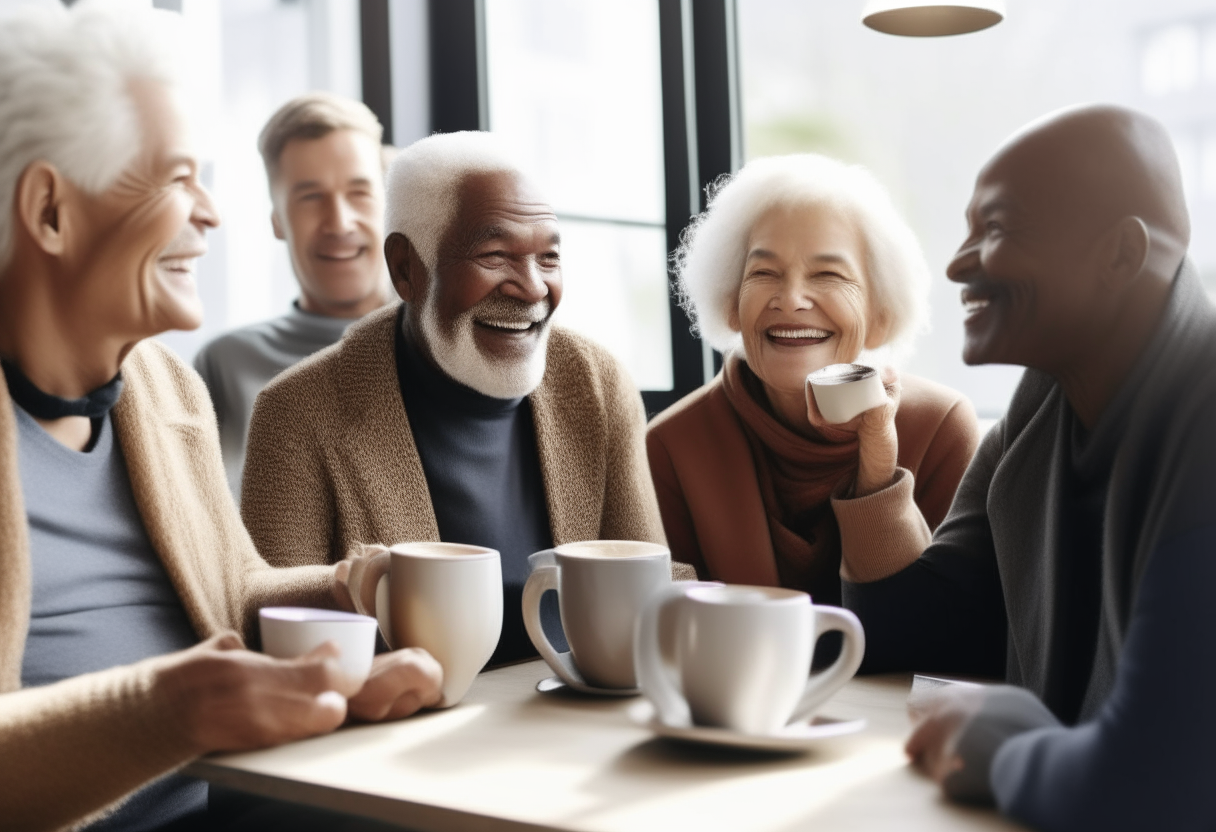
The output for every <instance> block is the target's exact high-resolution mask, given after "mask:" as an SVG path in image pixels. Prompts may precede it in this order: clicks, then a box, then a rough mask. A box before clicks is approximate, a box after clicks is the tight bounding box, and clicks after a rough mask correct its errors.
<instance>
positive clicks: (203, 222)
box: [63, 81, 219, 339]
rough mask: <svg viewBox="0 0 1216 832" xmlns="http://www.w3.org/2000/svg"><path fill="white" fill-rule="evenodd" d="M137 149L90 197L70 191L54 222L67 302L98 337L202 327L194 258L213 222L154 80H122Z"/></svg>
mask: <svg viewBox="0 0 1216 832" xmlns="http://www.w3.org/2000/svg"><path fill="white" fill-rule="evenodd" d="M131 90H132V97H133V99H134V101H135V104H136V111H137V113H138V116H139V124H140V128H141V135H142V138H143V145H142V148H141V152H140V153H139V154H138V155H137V156H136V158H135V161H134V162H133V163H132V164H131V166H130V167H129V168H128V169H127V170H126V171H124V172H123V173H122V174H121V175H120V176H119V178H118V180H117V182H115V184H114V185H113V186H111V187H110V188H109V189H107V190H106V191H104V192H102V193H101V194H98V195H87V194H84V193H83V192H81V191H79V190H78V189H75V188H74V186H73V187H72V190H73V192H74V197H75V198H74V199H71V200H68V201H66V202H65V205H64V208H63V211H64V217H63V222H65V223H67V224H68V225H69V226H70V227H71V228H72V229H73V230H74V231H75V234H74V235H73V238H74V239H73V244H72V245H71V246H70V248H69V250H67V251H66V252H65V255H64V266H65V267H66V270H67V271H68V272H69V273H71V274H73V275H74V276H75V278H76V293H75V295H74V298H75V301H74V302H77V303H78V307H79V308H80V309H85V310H88V315H89V318H90V320H91V321H92V322H93V323H92V325H93V326H95V327H97V328H98V329H99V330H100V331H101V334H102V335H103V336H104V337H118V338H121V339H138V338H143V337H147V336H149V335H154V334H157V333H160V332H164V331H166V330H170V329H194V328H196V327H197V326H199V324H201V323H202V315H203V309H202V302H201V301H200V300H199V297H198V290H197V287H196V285H195V280H194V268H195V263H196V261H197V259H198V258H199V257H201V256H202V255H203V254H205V253H206V251H207V244H206V241H205V238H204V234H205V232H206V230H207V229H208V228H213V227H215V226H216V225H218V223H219V218H218V215H217V214H216V212H215V209H214V207H213V206H212V204H211V197H210V195H209V194H208V193H207V191H206V189H204V188H203V186H202V184H201V183H200V181H199V178H198V175H199V162H198V157H197V155H196V153H195V150H194V147H193V144H192V139H191V133H190V130H189V126H188V123H187V121H186V119H185V117H184V115H183V112H182V109H181V107H180V106H179V103H178V102H177V101H176V99H175V98H174V97H173V95H172V94H171V93H170V91H169V90H168V88H166V87H165V86H164V85H163V84H160V83H157V82H152V81H135V82H132V84H131Z"/></svg>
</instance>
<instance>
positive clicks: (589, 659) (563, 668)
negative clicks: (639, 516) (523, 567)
mask: <svg viewBox="0 0 1216 832" xmlns="http://www.w3.org/2000/svg"><path fill="white" fill-rule="evenodd" d="M528 560H529V563H530V564H531V566H532V574H531V575H529V576H528V581H527V583H526V584H524V594H523V602H522V603H523V614H524V626H525V627H526V628H527V630H528V637H529V638H531V639H532V644H533V645H535V647H536V649H537V652H539V653H540V655H541V657H542V658H544V660H545V661H546V662H548V664H549V667H551V668H553V672H554V673H556V674H557V675H558V677H559V678H560V679H561V680H562V681H563V682H565V683H566V684H567V685H569V686H570V687H572V688H575V689H579V688H585V687H593V688H599V689H604V690H633V689H635V688H636V687H637V680H636V678H635V676H634V671H633V629H634V625H635V624H636V621H637V617H638V615H639V614H640V613H641V610H642V607H643V605H644V604H645V603H646V602H647V601H648V600H649V599H650V597H651V596H652V595H654V594H655V593H656V592H659V591H660V590H662V589H663V588H664V587H666V586H668V585H670V583H671V553H670V552H668V551H667V548H666V547H664V546H660V545H658V544H657V543H643V542H635V541H629V540H589V541H583V542H581V543H566V544H563V545H561V546H557V547H556V548H553V549H546V550H545V551H543V552H537V553H536V554H534V555H532V556H531V557H530V558H529V559H528ZM550 589H555V590H557V596H558V607H559V609H560V611H561V620H562V629H563V630H564V631H565V633H566V641H568V642H569V643H570V656H569V657H567V656H566V655H565V654H559V653H558V652H557V650H555V649H554V647H553V645H552V644H551V643H550V642H549V639H548V638H547V637H546V636H545V632H544V629H543V628H542V627H541V621H540V599H541V596H542V595H544V593H545V591H546V590H550ZM571 657H572V658H573V663H572V664H570V663H569V660H570V658H571Z"/></svg>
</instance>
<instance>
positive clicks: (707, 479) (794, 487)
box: [647, 155, 978, 604]
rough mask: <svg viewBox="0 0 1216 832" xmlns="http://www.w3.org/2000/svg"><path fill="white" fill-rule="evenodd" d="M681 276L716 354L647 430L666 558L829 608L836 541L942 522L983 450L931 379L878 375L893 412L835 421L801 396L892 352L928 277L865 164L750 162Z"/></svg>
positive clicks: (969, 421) (882, 409) (721, 192)
mask: <svg viewBox="0 0 1216 832" xmlns="http://www.w3.org/2000/svg"><path fill="white" fill-rule="evenodd" d="M678 266H679V275H680V284H681V287H682V290H683V293H684V297H685V299H686V308H687V309H688V310H689V312H690V313H692V315H693V316H694V318H695V320H696V322H697V324H698V326H699V328H700V330H701V333H702V334H703V336H704V337H705V338H706V339H707V340H708V341H709V343H710V344H712V345H713V346H714V347H716V348H717V349H719V350H721V351H723V352H724V353H725V354H726V360H725V365H724V367H723V370H722V372H721V373H720V374H719V375H718V376H717V378H715V379H714V380H713V381H712V382H711V383H710V384H707V385H706V386H705V387H703V388H701V389H700V390H697V391H696V392H694V393H692V394H690V395H689V396H687V397H685V398H684V399H682V400H681V401H679V402H677V403H676V404H674V405H672V407H670V408H669V409H668V410H666V411H664V412H663V413H662V414H660V415H659V416H658V417H656V418H655V420H654V421H653V422H652V423H651V426H650V430H649V433H648V434H647V447H648V450H649V456H650V467H651V472H652V474H653V476H654V482H655V487H656V490H657V492H658V499H659V506H660V509H661V511H662V516H663V526H664V528H665V530H666V533H667V540H668V543H669V545H670V547H671V552H672V557H673V558H676V559H678V560H681V561H684V562H686V563H690V564H692V565H693V566H695V567H696V570H697V572H698V574H699V575H700V576H701V577H702V578H706V579H715V580H722V581H727V582H730V583H741V584H759V585H766V586H784V587H790V588H794V589H800V590H804V591H807V592H809V593H811V595H812V596H813V597H814V598H815V600H816V601H817V602H820V603H828V604H838V603H839V602H840V598H841V584H840V571H841V551H842V545H843V546H846V547H847V546H849V545H859V544H874V545H866V550H867V551H870V550H871V549H874V548H878V549H881V543H882V541H883V539H884V537H885V536H888V535H892V534H896V533H899V534H901V535H902V534H903V533H904V531H905V530H906V526H907V524H908V523H909V522H910V523H913V524H915V525H919V526H920V527H921V528H926V529H932V528H935V527H936V526H937V525H938V524H939V523H941V521H942V519H943V518H944V517H945V515H946V511H947V509H949V508H950V502H951V500H952V499H953V497H954V491H955V488H956V487H957V486H958V483H959V480H960V479H961V478H962V476H963V472H964V471H965V470H966V468H967V464H968V462H970V460H971V456H972V454H973V453H974V452H975V448H976V445H977V442H978V435H977V433H978V432H977V426H976V419H975V413H974V410H973V409H972V407H971V404H970V403H969V402H968V401H967V399H966V398H965V397H963V396H962V395H960V394H959V393H956V392H955V391H953V390H950V389H948V388H946V387H943V386H941V385H939V384H935V383H933V382H930V381H927V380H925V379H921V378H916V377H914V376H911V375H907V374H905V375H904V376H903V377H902V379H898V380H897V378H896V376H895V374H894V371H892V370H889V369H888V370H886V371H885V378H884V381H886V383H887V391H888V402H887V403H886V404H885V405H881V406H877V407H874V408H872V409H871V410H868V411H866V412H865V413H863V414H862V415H860V416H858V417H856V418H854V419H853V420H852V421H850V422H848V423H845V424H828V423H827V422H826V421H825V420H824V419H823V418H822V416H821V415H820V414H819V411H818V409H817V407H816V402H815V400H814V398H813V396H811V395H809V393H808V387H807V384H806V378H807V375H808V374H809V373H812V372H814V371H816V370H820V369H822V368H824V367H827V366H828V365H832V364H848V363H852V362H855V361H857V360H858V358H859V357H863V359H865V360H869V361H874V360H875V359H876V358H880V357H881V352H878V353H875V352H868V353H867V352H863V351H879V350H880V349H881V348H895V350H894V351H896V352H897V351H898V347H900V346H901V345H903V344H904V343H905V342H906V341H907V339H908V338H909V337H910V336H911V335H912V334H913V333H914V332H915V331H916V329H917V327H918V325H919V323H920V320H921V316H922V310H923V309H924V308H925V298H924V293H925V291H926V290H927V281H928V270H927V268H926V266H925V263H924V259H923V257H922V255H921V252H920V248H919V246H918V244H917V242H916V239H915V237H914V236H913V234H912V232H911V230H910V229H909V228H908V227H907V226H906V225H905V224H904V222H903V221H902V219H900V217H899V216H898V214H897V213H896V211H895V209H894V207H893V206H892V205H891V202H890V199H889V198H888V196H887V194H886V192H885V191H884V190H883V188H882V186H881V185H879V184H878V182H877V181H876V180H875V179H874V178H873V177H872V176H871V175H870V174H869V173H867V172H866V171H865V170H864V169H862V168H859V167H849V166H846V165H844V164H842V163H840V162H837V161H835V160H832V159H828V158H825V157H822V156H814V155H799V156H785V157H776V158H767V159H758V160H756V161H753V162H751V163H749V164H748V165H747V166H746V167H744V168H743V169H742V170H741V171H739V172H738V173H737V174H735V175H734V176H733V177H729V178H725V179H723V180H721V181H720V182H719V183H717V185H716V186H715V188H714V190H713V192H712V194H711V200H710V203H709V207H708V209H707V210H706V211H705V212H704V213H703V214H702V215H701V216H700V217H698V218H697V220H696V221H695V223H694V225H693V226H692V228H691V229H690V230H689V232H688V233H687V235H686V237H685V241H684V245H683V246H682V248H681V250H680V252H679V255H678ZM887 351H888V352H890V351H891V350H887ZM867 356H869V357H867ZM926 537H927V531H926ZM901 539H902V538H901Z"/></svg>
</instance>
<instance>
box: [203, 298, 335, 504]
mask: <svg viewBox="0 0 1216 832" xmlns="http://www.w3.org/2000/svg"><path fill="white" fill-rule="evenodd" d="M356 320H358V319H357V318H331V317H329V316H328V315H318V314H316V313H313V312H305V311H304V310H303V309H301V308H300V304H299V301H293V302H292V304H291V311H290V312H288V313H287V314H286V315H284V316H282V317H281V318H275V319H273V320H270V321H262V322H261V323H256V324H251V325H250V326H246V327H242V328H240V329H234V330H233V331H232V332H227V333H224V334H223V335H221V336H219V337H218V338H216V339H214V340H212V341H210V342H208V343H207V344H205V345H204V346H203V348H202V349H201V350H199V351H198V354H197V355H196V356H195V357H194V369H196V370H198V374H199V375H201V376H202V377H203V381H204V382H205V383H206V384H207V392H208V393H210V394H211V402H212V404H214V405H215V417H216V421H217V422H219V427H220V448H221V449H222V450H223V452H224V470H225V471H227V473H228V485H229V487H230V488H231V489H232V493H233V494H234V495H235V496H236V498H237V499H238V500H239V499H240V498H241V469H242V468H243V466H244V464H245V439H246V437H247V435H248V433H249V416H250V414H252V413H253V402H254V399H256V398H257V395H258V393H260V392H262V388H263V387H265V386H266V385H267V384H269V383H270V380H271V379H272V378H274V377H275V376H277V375H278V374H279V373H281V372H283V371H284V370H286V369H287V368H288V367H290V366H292V365H293V364H295V363H296V362H298V361H300V360H301V359H304V358H307V357H308V356H310V355H312V354H313V353H315V352H317V351H318V350H322V349H325V348H326V347H328V346H329V345H330V344H336V343H337V342H338V341H339V339H341V338H342V334H343V333H344V332H346V330H347V328H348V327H349V326H350V325H351V324H353V323H354V322H355V321H356Z"/></svg>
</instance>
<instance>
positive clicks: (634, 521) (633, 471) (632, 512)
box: [600, 359, 667, 544]
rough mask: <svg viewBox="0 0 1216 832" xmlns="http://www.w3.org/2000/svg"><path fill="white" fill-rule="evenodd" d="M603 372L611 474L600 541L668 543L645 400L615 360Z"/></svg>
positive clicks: (606, 482)
mask: <svg viewBox="0 0 1216 832" xmlns="http://www.w3.org/2000/svg"><path fill="white" fill-rule="evenodd" d="M603 373H604V396H605V401H604V411H605V413H604V427H605V434H606V441H607V448H606V460H605V462H606V468H607V469H606V471H605V472H604V508H603V513H602V515H601V520H600V536H601V538H603V539H605V540H648V541H651V542H653V543H663V544H666V542H667V539H666V537H664V535H663V521H662V520H661V519H660V518H659V506H658V502H657V501H656V500H655V495H654V483H652V482H651V480H650V465H649V464H648V463H647V461H646V410H645V408H644V407H643V406H642V397H641V396H640V395H639V394H638V391H637V390H636V389H635V388H634V386H633V382H632V381H631V380H630V379H629V377H628V375H627V374H626V373H625V372H624V369H623V368H621V367H620V366H619V365H617V364H616V363H615V361H612V360H611V359H609V363H607V365H606V367H605V368H604V370H603Z"/></svg>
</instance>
